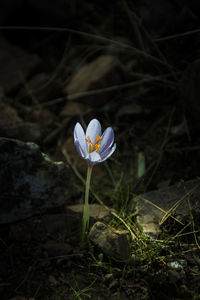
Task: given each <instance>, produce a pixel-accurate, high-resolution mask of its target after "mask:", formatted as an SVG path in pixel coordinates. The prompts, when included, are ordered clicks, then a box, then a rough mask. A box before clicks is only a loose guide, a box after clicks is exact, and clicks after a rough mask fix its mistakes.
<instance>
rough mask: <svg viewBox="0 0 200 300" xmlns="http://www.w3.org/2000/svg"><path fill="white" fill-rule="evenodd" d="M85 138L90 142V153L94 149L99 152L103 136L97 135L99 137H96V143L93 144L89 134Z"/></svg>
mask: <svg viewBox="0 0 200 300" xmlns="http://www.w3.org/2000/svg"><path fill="white" fill-rule="evenodd" d="M85 140H86V142H88V144H89V153H91V152H93V151H95V152H97V151H98V150H99V147H100V146H101V143H100V140H102V136H99V135H97V138H96V141H95V142H94V144H92V141H91V139H90V137H89V136H88V137H87V138H86V139H85Z"/></svg>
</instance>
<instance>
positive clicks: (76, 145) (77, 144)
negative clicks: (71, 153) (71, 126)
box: [74, 140, 85, 158]
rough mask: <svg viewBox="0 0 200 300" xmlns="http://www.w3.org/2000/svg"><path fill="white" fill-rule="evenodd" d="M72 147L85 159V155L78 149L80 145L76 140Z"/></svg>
mask: <svg viewBox="0 0 200 300" xmlns="http://www.w3.org/2000/svg"><path fill="white" fill-rule="evenodd" d="M74 145H75V147H76V150H77V152H78V154H79V155H80V156H81V157H82V158H85V153H84V152H83V149H82V148H81V147H80V144H79V141H78V140H75V141H74Z"/></svg>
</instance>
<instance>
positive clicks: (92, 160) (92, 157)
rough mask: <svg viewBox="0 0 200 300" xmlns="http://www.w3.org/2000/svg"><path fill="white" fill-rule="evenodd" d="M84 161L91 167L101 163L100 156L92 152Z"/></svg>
mask: <svg viewBox="0 0 200 300" xmlns="http://www.w3.org/2000/svg"><path fill="white" fill-rule="evenodd" d="M86 160H87V161H88V163H90V164H92V165H93V164H96V163H98V162H100V161H101V156H100V155H99V153H97V152H92V153H89V154H88V156H87V158H86Z"/></svg>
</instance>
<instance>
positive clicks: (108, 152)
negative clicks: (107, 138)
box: [101, 144, 116, 162]
mask: <svg viewBox="0 0 200 300" xmlns="http://www.w3.org/2000/svg"><path fill="white" fill-rule="evenodd" d="M115 149H116V144H114V145H113V147H110V148H108V149H106V150H105V151H104V152H102V153H101V162H102V161H104V160H106V159H108V158H109V157H110V156H111V155H112V154H113V152H114V151H115Z"/></svg>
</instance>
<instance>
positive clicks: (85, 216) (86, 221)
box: [81, 165, 92, 240]
mask: <svg viewBox="0 0 200 300" xmlns="http://www.w3.org/2000/svg"><path fill="white" fill-rule="evenodd" d="M91 174H92V166H90V165H88V169H87V179H86V185H85V203H84V207H83V224H82V235H81V238H82V240H83V239H84V237H85V234H87V232H88V228H89V219H90V207H89V191H90V179H91Z"/></svg>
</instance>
